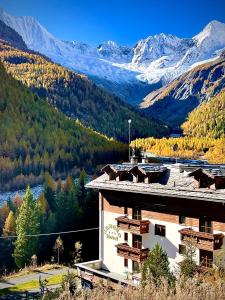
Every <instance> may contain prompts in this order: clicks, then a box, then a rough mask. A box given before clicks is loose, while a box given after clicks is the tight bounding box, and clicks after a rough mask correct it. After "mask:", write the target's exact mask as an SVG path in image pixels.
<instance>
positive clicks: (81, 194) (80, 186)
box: [77, 170, 87, 205]
mask: <svg viewBox="0 0 225 300" xmlns="http://www.w3.org/2000/svg"><path fill="white" fill-rule="evenodd" d="M86 183H87V173H86V172H85V170H82V171H81V172H80V176H79V179H78V182H77V199H78V203H79V204H80V205H82V204H84V201H85V197H86V195H87V191H86V189H85V184H86Z"/></svg>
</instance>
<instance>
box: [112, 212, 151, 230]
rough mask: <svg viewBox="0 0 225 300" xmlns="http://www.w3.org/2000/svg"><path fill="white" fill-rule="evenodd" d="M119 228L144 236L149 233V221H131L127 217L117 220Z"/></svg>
mask: <svg viewBox="0 0 225 300" xmlns="http://www.w3.org/2000/svg"><path fill="white" fill-rule="evenodd" d="M116 221H117V227H118V228H119V229H121V230H124V231H127V232H130V233H134V234H143V233H148V232H149V223H150V222H149V221H148V220H134V219H129V218H128V217H126V216H121V217H118V218H116Z"/></svg>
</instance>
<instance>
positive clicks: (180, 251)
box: [179, 245, 186, 254]
mask: <svg viewBox="0 0 225 300" xmlns="http://www.w3.org/2000/svg"><path fill="white" fill-rule="evenodd" d="M185 251H186V246H185V245H179V254H185Z"/></svg>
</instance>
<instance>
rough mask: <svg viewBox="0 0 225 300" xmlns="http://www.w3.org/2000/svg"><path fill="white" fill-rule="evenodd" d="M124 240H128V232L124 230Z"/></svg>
mask: <svg viewBox="0 0 225 300" xmlns="http://www.w3.org/2000/svg"><path fill="white" fill-rule="evenodd" d="M124 242H128V233H127V232H124Z"/></svg>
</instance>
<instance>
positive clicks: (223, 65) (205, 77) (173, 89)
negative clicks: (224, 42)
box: [141, 53, 225, 126]
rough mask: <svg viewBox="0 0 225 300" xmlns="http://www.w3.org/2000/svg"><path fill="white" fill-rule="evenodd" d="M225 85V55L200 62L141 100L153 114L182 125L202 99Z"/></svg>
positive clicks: (175, 124) (174, 124)
mask: <svg viewBox="0 0 225 300" xmlns="http://www.w3.org/2000/svg"><path fill="white" fill-rule="evenodd" d="M223 88H225V57H224V53H222V54H221V56H220V58H218V59H216V60H214V61H212V62H209V63H205V64H203V65H199V66H197V67H195V68H194V69H192V70H190V71H188V72H187V73H185V74H183V75H181V76H180V77H179V78H177V79H175V80H174V81H173V82H172V83H170V84H169V85H167V86H165V87H162V88H161V89H158V90H156V91H154V92H152V93H150V94H149V95H148V96H147V97H146V98H145V99H144V101H143V103H141V108H142V109H143V110H144V111H146V112H147V113H148V114H149V115H154V116H156V117H158V118H159V119H161V120H164V121H166V122H167V123H168V124H170V125H171V126H179V125H181V124H182V123H183V122H184V121H185V119H186V117H187V115H188V113H189V112H191V111H192V110H193V109H194V108H196V107H197V106H198V105H199V104H200V103H201V102H202V101H205V100H208V99H209V98H210V97H212V96H214V95H216V94H218V93H219V92H220V90H222V89H223Z"/></svg>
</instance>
